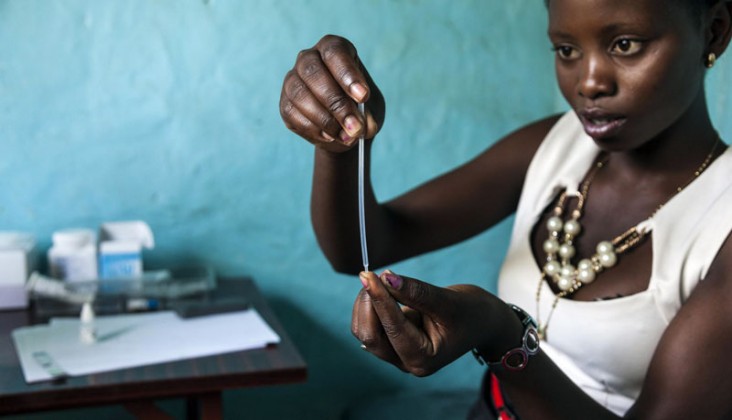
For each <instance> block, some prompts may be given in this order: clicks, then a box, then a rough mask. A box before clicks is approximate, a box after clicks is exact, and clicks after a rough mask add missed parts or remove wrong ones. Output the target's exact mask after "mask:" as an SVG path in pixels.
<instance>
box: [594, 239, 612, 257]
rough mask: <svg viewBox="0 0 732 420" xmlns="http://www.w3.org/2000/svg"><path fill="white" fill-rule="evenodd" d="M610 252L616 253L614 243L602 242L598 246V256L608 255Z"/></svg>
mask: <svg viewBox="0 0 732 420" xmlns="http://www.w3.org/2000/svg"><path fill="white" fill-rule="evenodd" d="M608 252H615V247H614V246H613V244H612V242H610V241H602V242H600V243H599V244H597V253H598V254H607V253H608Z"/></svg>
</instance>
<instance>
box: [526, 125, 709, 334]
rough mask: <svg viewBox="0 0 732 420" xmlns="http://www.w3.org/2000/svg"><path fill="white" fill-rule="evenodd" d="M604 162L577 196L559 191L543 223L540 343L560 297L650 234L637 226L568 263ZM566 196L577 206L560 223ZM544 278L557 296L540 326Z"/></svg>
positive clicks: (588, 280) (696, 173)
mask: <svg viewBox="0 0 732 420" xmlns="http://www.w3.org/2000/svg"><path fill="white" fill-rule="evenodd" d="M720 141H721V139H720V138H719V137H717V140H716V141H715V142H714V146H712V150H711V151H710V152H709V154H708V155H707V157H706V158H705V159H704V161H703V162H702V164H701V165H700V166H699V168H698V169H697V170H696V171H694V176H692V177H691V179H690V180H689V181H688V182H687V183H686V184H684V185H682V186H679V187H678V188H676V193H675V194H674V195H672V196H671V197H669V199H668V200H666V201H665V202H664V203H662V204H661V205H659V206H658V208H656V210H655V211H654V212H653V213H652V214H651V216H650V217H649V218H648V219H647V221H650V220H651V219H653V217H654V216H655V215H656V213H657V212H658V211H659V210H660V209H661V208H662V207H663V206H664V205H665V204H666V203H668V201H669V200H670V199H671V198H673V197H674V196H675V195H676V194H678V193H679V192H681V191H682V190H683V189H684V188H686V186H687V185H689V184H691V182H692V181H694V180H695V179H696V178H697V177H698V176H699V175H701V174H702V172H704V170H705V169H706V168H707V167H708V166H709V163H710V162H711V161H712V158H713V157H714V152H715V151H716V149H717V146H718V145H719V143H720ZM607 160H608V159H607V158H605V159H602V160H600V161H598V162H597V163H596V164H595V165H594V166H593V168H592V169H591V170H590V172H589V173H588V174H587V177H586V178H585V181H584V182H583V183H582V184H581V186H580V189H579V192H578V193H573V194H570V193H567V192H566V191H565V192H563V193H562V194H561V195H560V196H559V200H558V201H557V205H556V206H555V207H554V209H553V211H552V212H553V215H552V216H551V217H550V218H549V219H548V220H547V223H546V228H547V231H548V232H549V238H548V239H547V240H546V241H544V243H543V246H542V248H543V250H544V252H545V253H546V263H545V264H544V267H543V268H542V271H541V278H540V279H539V287H538V288H537V290H536V318H537V324H538V325H539V328H538V333H539V339H541V340H544V339H545V338H546V330H547V328H548V327H549V321H550V320H551V317H552V315H553V314H554V309H555V308H556V307H557V304H558V303H559V299H560V298H563V297H565V296H570V295H572V294H573V293H575V292H576V291H577V290H579V289H580V288H581V287H582V286H584V285H586V284H590V283H592V282H593V281H594V280H595V279H596V278H597V276H598V275H599V274H600V273H601V272H603V271H604V270H607V269H609V268H612V267H613V266H615V264H616V263H617V261H618V255H621V254H623V253H625V252H627V251H628V250H629V249H632V248H633V247H635V246H637V245H638V244H640V243H641V241H643V239H644V238H645V237H646V235H648V233H650V229H638V226H639V225H636V226H633V227H631V228H630V229H628V230H626V231H625V232H623V233H621V234H620V235H618V236H616V237H615V238H614V239H612V240H609V241H607V240H606V241H601V242H599V243H598V244H597V246H596V247H595V253H594V254H593V255H592V256H591V257H589V258H583V259H581V260H580V261H579V262H578V263H577V266H576V267H575V266H574V265H573V264H572V258H573V257H574V256H575V254H576V249H575V247H574V245H573V241H574V238H576V237H577V235H579V234H580V233H581V232H582V225H581V224H580V221H579V220H580V218H581V217H582V209H583V207H584V204H585V201H586V199H587V193H588V191H589V189H590V184H591V183H592V180H593V179H594V178H595V175H596V174H597V172H598V171H599V170H600V169H602V167H603V166H605V165H606V163H607ZM570 196H576V197H577V205H576V206H575V208H574V210H573V211H572V213H571V215H570V218H569V220H567V221H564V220H562V214H563V213H564V208H565V201H566V200H567V198H568V197H570ZM560 241H561V242H560ZM547 279H551V281H552V282H554V284H556V286H557V288H558V289H559V293H557V294H556V295H555V298H554V302H553V303H552V307H551V309H550V311H549V316H548V317H547V320H546V323H544V324H543V325H542V323H541V318H540V314H539V306H540V301H541V286H542V284H543V283H544V281H546V280H547Z"/></svg>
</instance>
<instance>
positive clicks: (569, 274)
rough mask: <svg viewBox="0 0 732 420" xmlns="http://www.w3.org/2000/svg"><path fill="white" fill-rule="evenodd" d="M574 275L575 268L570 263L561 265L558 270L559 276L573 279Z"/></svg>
mask: <svg viewBox="0 0 732 420" xmlns="http://www.w3.org/2000/svg"><path fill="white" fill-rule="evenodd" d="M574 275H575V268H574V266H573V265H572V264H567V265H565V266H562V269H561V270H559V276H561V277H565V278H568V279H573V278H574Z"/></svg>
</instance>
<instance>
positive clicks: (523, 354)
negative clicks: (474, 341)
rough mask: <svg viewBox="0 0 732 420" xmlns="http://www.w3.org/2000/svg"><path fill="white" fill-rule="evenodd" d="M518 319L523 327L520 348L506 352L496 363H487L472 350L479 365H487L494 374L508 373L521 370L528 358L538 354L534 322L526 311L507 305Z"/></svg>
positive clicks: (537, 334) (476, 350)
mask: <svg viewBox="0 0 732 420" xmlns="http://www.w3.org/2000/svg"><path fill="white" fill-rule="evenodd" d="M508 306H509V307H510V308H511V309H512V310H513V312H514V313H515V314H516V315H517V316H518V317H519V320H520V321H521V325H523V327H524V333H523V337H522V339H521V347H516V348H514V349H511V350H509V351H507V352H506V354H504V355H503V357H501V360H499V361H497V362H488V361H486V360H485V359H484V358H483V356H481V355H480V352H478V349H473V350H472V352H473V356H475V359H476V360H477V361H478V363H480V364H481V365H488V368H489V369H490V370H492V371H494V372H497V371H500V370H503V369H506V370H510V371H519V370H523V369H524V368H525V367H526V365H527V364H528V363H529V357H530V356H533V355H535V354H536V353H538V352H539V342H540V340H539V333H538V331H537V330H536V329H537V325H536V321H534V319H533V318H532V317H531V315H529V314H528V313H527V312H526V311H524V310H523V309H521V308H519V307H518V306H516V305H508Z"/></svg>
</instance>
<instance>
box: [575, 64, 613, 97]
mask: <svg viewBox="0 0 732 420" xmlns="http://www.w3.org/2000/svg"><path fill="white" fill-rule="evenodd" d="M616 90H617V84H616V81H615V77H614V71H613V67H612V64H611V63H607V62H606V60H605V59H604V58H602V57H592V56H589V57H586V58H585V60H584V63H582V68H581V74H580V78H579V82H578V84H577V93H578V94H579V95H580V96H582V97H583V98H587V99H597V98H599V97H602V96H611V95H614V94H615V92H616Z"/></svg>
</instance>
